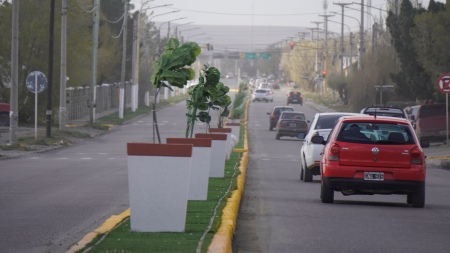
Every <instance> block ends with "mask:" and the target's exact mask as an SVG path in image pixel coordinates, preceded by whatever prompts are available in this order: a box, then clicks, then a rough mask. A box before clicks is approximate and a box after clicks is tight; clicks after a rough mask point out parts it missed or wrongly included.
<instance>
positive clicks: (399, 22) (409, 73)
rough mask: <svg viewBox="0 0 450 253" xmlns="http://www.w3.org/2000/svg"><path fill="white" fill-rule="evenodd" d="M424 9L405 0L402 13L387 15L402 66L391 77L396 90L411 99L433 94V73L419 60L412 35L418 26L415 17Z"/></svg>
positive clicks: (427, 96)
mask: <svg viewBox="0 0 450 253" xmlns="http://www.w3.org/2000/svg"><path fill="white" fill-rule="evenodd" d="M423 11H424V10H422V9H420V10H418V9H414V8H413V6H412V4H411V2H410V1H409V0H404V1H402V4H401V7H400V14H398V16H396V15H395V14H394V13H393V12H392V11H390V12H389V14H388V17H387V26H388V27H389V31H390V33H391V36H392V39H393V43H394V47H395V49H396V51H397V54H398V57H399V60H400V66H401V70H400V72H398V73H392V74H391V79H392V80H393V81H394V82H395V84H396V86H395V90H396V92H397V93H398V94H403V95H404V96H405V97H407V98H409V99H416V98H418V99H425V98H430V97H431V96H432V94H433V87H432V83H431V75H430V74H429V73H428V72H427V71H425V69H424V68H423V65H422V64H421V62H419V59H418V56H417V52H416V50H415V48H414V44H413V38H412V37H411V31H412V30H413V29H414V27H415V26H416V25H415V23H414V17H415V16H416V15H418V14H420V13H422V12H423Z"/></svg>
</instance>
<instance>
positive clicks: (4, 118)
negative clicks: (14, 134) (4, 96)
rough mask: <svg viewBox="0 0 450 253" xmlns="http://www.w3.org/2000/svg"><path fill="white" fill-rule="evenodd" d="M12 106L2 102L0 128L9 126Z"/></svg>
mask: <svg viewBox="0 0 450 253" xmlns="http://www.w3.org/2000/svg"><path fill="white" fill-rule="evenodd" d="M9 111H10V105H9V104H7V103H1V102H0V126H9Z"/></svg>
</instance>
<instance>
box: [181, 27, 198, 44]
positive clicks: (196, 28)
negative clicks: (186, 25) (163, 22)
mask: <svg viewBox="0 0 450 253" xmlns="http://www.w3.org/2000/svg"><path fill="white" fill-rule="evenodd" d="M198 29H201V27H194V28H190V29H186V30H182V31H178V33H179V34H180V37H181V43H184V39H183V36H181V33H182V32H187V31H192V30H198Z"/></svg>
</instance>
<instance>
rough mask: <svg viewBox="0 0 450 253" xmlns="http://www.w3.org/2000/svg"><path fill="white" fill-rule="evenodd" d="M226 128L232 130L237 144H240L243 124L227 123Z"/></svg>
mask: <svg viewBox="0 0 450 253" xmlns="http://www.w3.org/2000/svg"><path fill="white" fill-rule="evenodd" d="M225 126H226V127H229V128H231V135H234V136H236V139H237V141H236V144H237V143H238V142H239V138H240V134H241V124H240V123H226V124H225ZM236 144H235V145H234V146H233V148H234V147H235V146H236Z"/></svg>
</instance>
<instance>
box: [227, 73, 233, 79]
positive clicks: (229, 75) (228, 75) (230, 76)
mask: <svg viewBox="0 0 450 253" xmlns="http://www.w3.org/2000/svg"><path fill="white" fill-rule="evenodd" d="M225 78H226V79H232V78H234V74H233V73H231V72H230V73H228V74H227V75H226V76H225Z"/></svg>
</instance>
